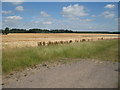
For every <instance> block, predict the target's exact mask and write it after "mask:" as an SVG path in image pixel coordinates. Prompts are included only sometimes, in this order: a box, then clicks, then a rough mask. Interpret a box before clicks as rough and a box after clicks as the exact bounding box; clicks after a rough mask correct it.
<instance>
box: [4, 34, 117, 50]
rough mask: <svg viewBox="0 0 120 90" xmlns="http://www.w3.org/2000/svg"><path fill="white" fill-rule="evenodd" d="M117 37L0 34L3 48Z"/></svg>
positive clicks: (115, 36)
mask: <svg viewBox="0 0 120 90" xmlns="http://www.w3.org/2000/svg"><path fill="white" fill-rule="evenodd" d="M101 38H102V39H113V38H118V35H117V34H76V33H72V34H71V33H47V34H46V33H40V34H39V33H21V34H20V33H15V34H8V35H2V47H3V48H16V47H18V48H21V47H36V46H38V42H45V43H48V42H60V41H63V42H64V41H68V42H69V41H70V40H71V41H72V42H80V41H81V40H82V39H85V40H86V41H96V40H99V39H101Z"/></svg>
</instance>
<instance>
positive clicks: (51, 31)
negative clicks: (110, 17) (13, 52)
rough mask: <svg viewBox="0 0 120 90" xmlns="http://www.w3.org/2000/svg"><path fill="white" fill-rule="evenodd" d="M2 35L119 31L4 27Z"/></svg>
mask: <svg viewBox="0 0 120 90" xmlns="http://www.w3.org/2000/svg"><path fill="white" fill-rule="evenodd" d="M1 31H2V34H3V35H7V34H9V33H105V34H120V32H107V31H106V32H101V31H72V30H67V29H66V30H64V29H52V30H47V29H37V28H34V29H29V30H26V29H16V28H12V29H10V28H8V27H6V28H5V29H4V30H1Z"/></svg>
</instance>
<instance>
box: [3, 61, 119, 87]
mask: <svg viewBox="0 0 120 90" xmlns="http://www.w3.org/2000/svg"><path fill="white" fill-rule="evenodd" d="M3 87H4V88H117V87H118V63H114V62H109V61H98V60H79V59H78V60H74V62H69V63H65V64H61V63H52V64H49V63H47V64H42V65H38V66H36V67H34V68H33V69H31V68H27V69H26V70H24V71H21V72H17V73H15V74H13V75H9V76H5V77H4V78H3Z"/></svg>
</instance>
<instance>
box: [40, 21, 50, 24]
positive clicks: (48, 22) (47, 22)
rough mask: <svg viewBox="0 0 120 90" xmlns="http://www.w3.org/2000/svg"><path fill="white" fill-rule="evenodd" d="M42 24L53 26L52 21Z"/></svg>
mask: <svg viewBox="0 0 120 90" xmlns="http://www.w3.org/2000/svg"><path fill="white" fill-rule="evenodd" d="M42 24H46V25H50V24H52V22H51V21H46V22H43V23H42Z"/></svg>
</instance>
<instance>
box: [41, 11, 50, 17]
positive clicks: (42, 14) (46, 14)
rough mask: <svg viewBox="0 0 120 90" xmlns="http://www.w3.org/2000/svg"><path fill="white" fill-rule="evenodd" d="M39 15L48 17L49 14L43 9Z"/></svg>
mask: <svg viewBox="0 0 120 90" xmlns="http://www.w3.org/2000/svg"><path fill="white" fill-rule="evenodd" d="M40 15H41V16H42V17H49V16H50V15H49V14H48V13H46V12H45V11H41V12H40Z"/></svg>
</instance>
